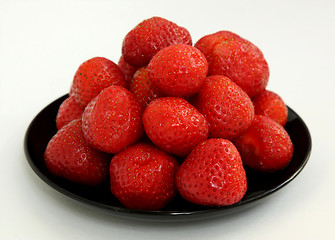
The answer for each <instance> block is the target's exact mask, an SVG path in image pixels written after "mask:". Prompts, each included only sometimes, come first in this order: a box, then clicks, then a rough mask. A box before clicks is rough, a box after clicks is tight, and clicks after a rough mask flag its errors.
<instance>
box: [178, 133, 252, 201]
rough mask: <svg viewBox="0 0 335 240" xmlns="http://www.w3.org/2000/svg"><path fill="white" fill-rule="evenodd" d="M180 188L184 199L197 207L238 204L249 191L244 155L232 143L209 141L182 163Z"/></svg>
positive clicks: (197, 148)
mask: <svg viewBox="0 0 335 240" xmlns="http://www.w3.org/2000/svg"><path fill="white" fill-rule="evenodd" d="M176 186H177V189H178V191H179V193H180V195H181V196H182V197H183V198H185V199H186V200H188V201H190V202H192V203H195V204H199V205H207V206H226V205H232V204H235V203H237V202H239V201H240V200H241V199H242V198H243V196H244V195H245V193H246V191H247V178H246V173H245V170H244V168H243V164H242V160H241V157H240V154H239V153H238V151H237V149H236V148H235V146H234V145H233V144H232V143H231V142H230V141H229V140H226V139H221V138H212V139H208V140H206V141H204V142H202V143H200V144H199V145H198V146H197V147H196V148H195V149H194V150H193V151H192V152H191V153H190V155H189V156H187V158H186V160H185V161H184V162H183V163H182V164H181V166H180V167H179V169H178V171H177V175H176Z"/></svg>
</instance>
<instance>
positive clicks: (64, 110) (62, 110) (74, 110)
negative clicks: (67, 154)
mask: <svg viewBox="0 0 335 240" xmlns="http://www.w3.org/2000/svg"><path fill="white" fill-rule="evenodd" d="M83 112H84V109H83V108H81V107H80V106H79V105H78V104H77V102H76V101H75V99H74V97H73V96H70V97H68V98H66V99H65V100H64V101H63V102H62V104H61V105H60V106H59V109H58V113H57V117H56V126H57V129H58V130H59V129H61V128H62V127H64V126H65V125H66V124H68V123H69V122H71V121H72V120H75V119H81V115H82V114H83Z"/></svg>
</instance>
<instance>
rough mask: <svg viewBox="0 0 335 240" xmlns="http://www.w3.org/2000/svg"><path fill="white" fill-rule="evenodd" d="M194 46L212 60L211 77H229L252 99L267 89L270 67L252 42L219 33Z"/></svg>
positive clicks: (233, 35)
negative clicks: (202, 50)
mask: <svg viewBox="0 0 335 240" xmlns="http://www.w3.org/2000/svg"><path fill="white" fill-rule="evenodd" d="M211 41H213V43H210V42H211ZM195 46H196V47H199V49H205V51H204V52H205V54H206V55H207V60H208V61H209V66H208V75H224V76H226V77H228V78H230V79H231V80H232V81H233V82H235V83H236V84H237V85H239V86H240V87H241V88H242V89H243V90H244V91H245V92H246V93H247V94H248V95H249V97H250V98H252V97H254V96H256V95H258V94H260V93H261V92H263V91H264V90H265V88H266V86H267V84H268V81H269V67H268V64H267V62H266V60H265V58H264V56H263V53H262V52H261V50H260V49H259V48H258V47H256V46H255V45H254V44H253V43H251V42H249V41H248V40H246V39H244V38H242V37H240V36H238V35H236V34H234V33H232V32H225V31H220V32H218V33H215V34H211V35H206V36H204V37H203V38H202V39H200V40H199V41H198V42H197V43H196V44H195Z"/></svg>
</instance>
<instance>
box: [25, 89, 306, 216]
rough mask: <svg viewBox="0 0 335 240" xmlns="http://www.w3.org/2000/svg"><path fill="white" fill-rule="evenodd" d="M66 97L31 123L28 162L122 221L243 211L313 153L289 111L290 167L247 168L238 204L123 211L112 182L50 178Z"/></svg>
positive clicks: (177, 202)
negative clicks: (48, 154) (49, 153)
mask: <svg viewBox="0 0 335 240" xmlns="http://www.w3.org/2000/svg"><path fill="white" fill-rule="evenodd" d="M66 98H67V95H64V96H63V97H61V98H59V99H57V100H56V101H54V102H52V103H51V104H49V105H48V106H47V107H46V108H44V109H43V110H42V111H41V112H40V113H39V114H38V115H37V116H36V117H35V118H34V119H33V121H32V122H31V124H30V126H29V127H28V129H27V132H26V135H25V139H24V150H25V154H26V157H27V160H28V162H29V164H30V166H31V168H32V169H33V170H34V172H35V173H36V174H37V175H38V176H39V177H40V178H41V179H42V180H43V181H44V182H46V183H47V184H48V185H50V186H51V187H52V188H54V189H55V190H57V191H59V192H61V193H63V194H64V195H66V196H68V197H70V198H72V199H75V200H77V201H79V202H81V203H84V204H86V205H87V206H91V207H94V208H95V209H98V210H101V211H103V212H107V213H111V214H113V215H117V216H120V217H125V218H130V219H136V220H146V221H162V222H176V221H190V220H200V219H206V218H213V217H218V216H223V215H227V214H230V213H233V212H237V211H241V210H243V209H245V208H248V207H251V206H254V205H255V204H258V203H259V202H261V201H260V200H262V199H264V198H265V197H268V196H269V195H271V194H272V193H274V192H276V191H277V190H279V189H281V188H282V187H284V186H285V185H286V184H288V183H289V182H291V181H292V180H293V179H294V178H295V177H296V176H297V175H298V174H299V173H300V172H301V170H302V169H303V168H304V166H305V165H306V163H307V161H308V158H309V156H310V152H311V147H312V143H311V136H310V133H309V131H308V129H307V127H306V125H305V123H304V122H303V120H302V119H301V118H300V117H299V116H298V115H297V114H296V113H295V112H294V111H293V110H292V109H290V108H288V110H289V116H288V121H287V124H286V126H285V128H286V130H287V132H288V133H289V135H290V137H291V139H292V142H293V144H294V154H293V158H292V160H291V162H290V164H289V165H288V166H287V167H286V168H285V169H283V170H281V171H279V172H276V173H272V174H261V173H258V172H255V171H253V170H251V169H249V168H246V172H247V178H248V190H247V193H246V195H245V196H244V198H243V199H242V200H241V201H240V202H239V203H237V204H234V205H232V206H227V207H204V206H198V205H195V204H192V203H189V202H187V201H185V200H184V199H182V198H181V197H180V196H177V197H176V198H175V199H174V200H173V201H172V202H171V203H170V204H169V205H168V206H167V207H165V208H164V209H163V210H161V211H138V210H131V209H127V208H124V207H123V206H122V205H121V204H120V202H119V201H118V200H117V199H116V198H115V197H114V196H113V195H112V194H111V193H110V191H109V182H108V181H106V182H105V183H104V184H102V185H101V186H99V187H86V186H81V185H78V184H75V183H72V182H69V181H67V180H64V179H60V178H57V177H54V176H53V175H51V174H50V173H49V172H48V170H47V168H46V166H45V164H44V160H43V154H44V150H45V148H46V146H47V144H48V141H49V140H50V139H51V137H52V136H53V135H54V134H55V133H56V131H57V128H56V122H55V119H56V115H57V111H58V108H59V106H60V104H61V103H62V102H63V101H64V99H66Z"/></svg>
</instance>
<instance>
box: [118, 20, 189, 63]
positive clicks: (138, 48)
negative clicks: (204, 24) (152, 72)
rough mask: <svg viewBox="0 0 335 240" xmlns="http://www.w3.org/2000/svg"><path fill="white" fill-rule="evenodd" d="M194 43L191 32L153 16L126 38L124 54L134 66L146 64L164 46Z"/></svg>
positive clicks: (123, 46)
mask: <svg viewBox="0 0 335 240" xmlns="http://www.w3.org/2000/svg"><path fill="white" fill-rule="evenodd" d="M177 43H184V44H188V45H192V38H191V35H190V33H189V32H188V31H187V30H186V29H185V28H183V27H180V26H178V25H177V24H175V23H173V22H170V21H168V20H166V19H164V18H160V17H152V18H149V19H146V20H144V21H142V22H141V23H139V24H138V25H137V26H136V27H135V28H133V29H132V30H131V31H130V32H129V33H128V34H127V35H126V37H125V38H124V40H123V44H122V56H123V58H124V60H125V61H126V62H128V63H129V64H130V65H132V66H136V67H143V66H146V65H147V64H148V63H149V61H150V60H151V58H152V57H153V56H154V55H155V54H156V53H157V52H158V51H159V50H161V49H162V48H165V47H167V46H170V45H172V44H177Z"/></svg>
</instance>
